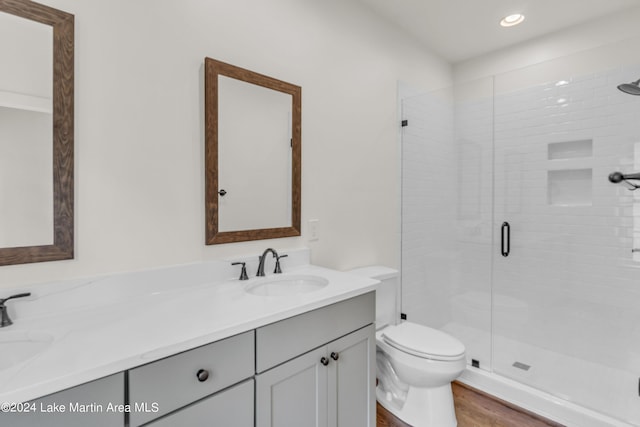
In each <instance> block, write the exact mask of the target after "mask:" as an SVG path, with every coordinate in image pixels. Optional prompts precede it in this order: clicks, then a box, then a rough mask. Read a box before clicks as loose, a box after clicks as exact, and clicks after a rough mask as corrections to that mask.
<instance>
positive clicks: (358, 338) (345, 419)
mask: <svg viewBox="0 0 640 427" xmlns="http://www.w3.org/2000/svg"><path fill="white" fill-rule="evenodd" d="M327 347H328V353H329V359H330V363H329V366H328V368H329V370H328V371H329V377H328V389H329V402H328V416H329V427H336V426H337V427H375V425H376V416H375V410H376V400H375V378H376V359H375V355H376V343H375V328H374V326H373V325H369V326H367V327H365V328H362V329H360V330H358V331H355V332H353V333H351V334H349V335H347V336H345V337H343V338H340V339H338V340H336V341H333V342H331V343H329V344H328V346H327ZM336 359H337V360H336Z"/></svg>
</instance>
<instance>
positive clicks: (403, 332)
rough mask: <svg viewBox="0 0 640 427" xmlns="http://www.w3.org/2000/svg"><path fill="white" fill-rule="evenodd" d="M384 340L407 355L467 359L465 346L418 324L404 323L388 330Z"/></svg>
mask: <svg viewBox="0 0 640 427" xmlns="http://www.w3.org/2000/svg"><path fill="white" fill-rule="evenodd" d="M382 339H383V340H384V341H385V342H386V343H387V344H389V345H390V346H392V347H395V348H396V349H398V350H400V351H403V352H405V353H408V354H411V355H414V356H417V357H421V358H424V359H431V360H442V361H450V360H460V359H462V358H464V357H465V348H464V344H462V343H461V342H460V341H458V340H457V339H455V338H454V337H452V336H451V335H448V334H446V333H444V332H441V331H438V330H436V329H432V328H429V327H427V326H422V325H418V324H416V323H411V322H404V323H401V324H400V325H397V326H392V327H388V328H386V329H385V330H384V331H383V333H382Z"/></svg>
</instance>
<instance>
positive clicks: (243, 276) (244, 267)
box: [231, 262, 249, 280]
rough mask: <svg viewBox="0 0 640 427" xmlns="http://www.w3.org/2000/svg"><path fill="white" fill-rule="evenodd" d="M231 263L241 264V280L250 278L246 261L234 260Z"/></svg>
mask: <svg viewBox="0 0 640 427" xmlns="http://www.w3.org/2000/svg"><path fill="white" fill-rule="evenodd" d="M231 265H241V266H242V270H240V279H239V280H249V276H247V263H246V262H232V263H231Z"/></svg>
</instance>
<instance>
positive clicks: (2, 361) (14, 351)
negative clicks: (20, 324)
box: [0, 329, 53, 371]
mask: <svg viewBox="0 0 640 427" xmlns="http://www.w3.org/2000/svg"><path fill="white" fill-rule="evenodd" d="M52 342H53V337H52V336H51V335H49V334H46V333H43V332H26V331H22V332H17V331H6V332H5V331H2V329H0V371H2V370H4V369H8V368H11V367H12V366H14V365H17V364H20V363H22V362H25V361H27V360H29V359H31V358H32V357H34V356H37V355H38V354H40V353H41V352H43V351H44V350H45V349H46V348H47V347H49V345H50V344H51V343H52Z"/></svg>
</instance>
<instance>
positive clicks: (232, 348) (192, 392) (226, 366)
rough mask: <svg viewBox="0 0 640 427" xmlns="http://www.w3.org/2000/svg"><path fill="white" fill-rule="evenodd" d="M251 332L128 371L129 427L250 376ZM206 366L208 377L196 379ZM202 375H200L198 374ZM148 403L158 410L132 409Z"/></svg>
mask: <svg viewBox="0 0 640 427" xmlns="http://www.w3.org/2000/svg"><path fill="white" fill-rule="evenodd" d="M254 363H255V347H254V332H253V331H250V332H245V333H243V334H240V335H236V336H234V337H230V338H227V339H224V340H221V341H217V342H215V343H213V344H208V345H205V346H202V347H198V348H196V349H193V350H189V351H186V352H184V353H180V354H177V355H175V356H171V357H168V358H166V359H162V360H159V361H157V362H153V363H150V364H148V365H144V366H141V367H139V368H135V369H132V370H130V371H129V401H130V402H131V405H132V412H131V415H130V418H129V422H130V425H131V426H132V427H135V426H139V425H141V424H144V423H146V422H148V421H151V420H152V419H154V418H158V417H160V416H162V415H165V414H168V413H169V412H172V411H174V410H176V409H178V408H181V407H183V406H185V405H187V404H189V403H191V402H194V401H196V400H199V399H201V398H203V397H205V396H208V395H210V394H213V393H215V392H216V391H218V390H222V389H223V388H226V387H229V386H231V385H233V384H235V383H238V382H240V381H242V380H244V379H246V378H249V377H251V376H253V372H254ZM201 370H205V371H207V372H208V378H207V379H206V380H204V381H200V379H198V376H197V375H198V372H199V371H201ZM201 379H202V378H201ZM145 403H146V404H147V406H148V407H152V405H153V404H156V405H157V409H158V411H157V412H152V411H150V412H144V411H133V408H134V407H135V406H134V405H136V404H137V405H138V407H141V406H144V404H145Z"/></svg>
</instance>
